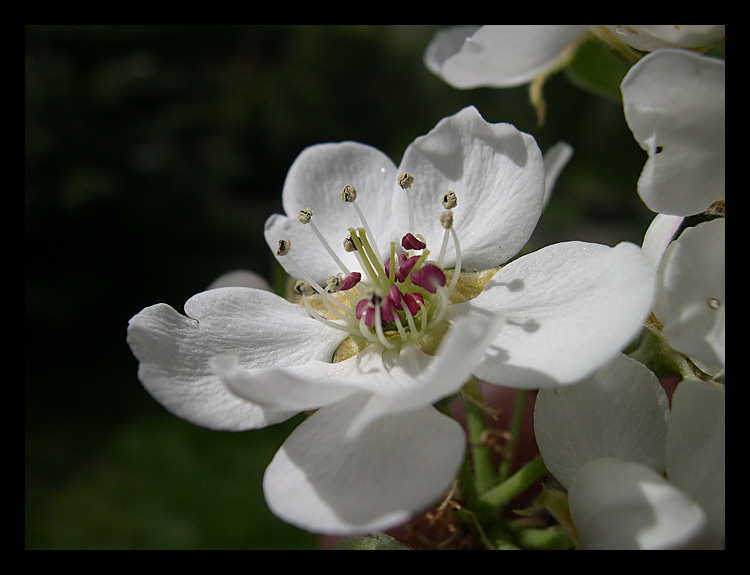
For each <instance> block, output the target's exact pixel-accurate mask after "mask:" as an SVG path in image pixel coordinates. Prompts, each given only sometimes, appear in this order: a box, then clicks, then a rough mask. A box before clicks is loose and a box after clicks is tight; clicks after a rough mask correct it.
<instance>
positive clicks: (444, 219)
mask: <svg viewBox="0 0 750 575" xmlns="http://www.w3.org/2000/svg"><path fill="white" fill-rule="evenodd" d="M440 225H441V226H443V227H444V228H445V229H446V230H447V229H449V228H452V227H453V211H451V210H450V209H447V210H445V211H444V212H443V213H441V214H440Z"/></svg>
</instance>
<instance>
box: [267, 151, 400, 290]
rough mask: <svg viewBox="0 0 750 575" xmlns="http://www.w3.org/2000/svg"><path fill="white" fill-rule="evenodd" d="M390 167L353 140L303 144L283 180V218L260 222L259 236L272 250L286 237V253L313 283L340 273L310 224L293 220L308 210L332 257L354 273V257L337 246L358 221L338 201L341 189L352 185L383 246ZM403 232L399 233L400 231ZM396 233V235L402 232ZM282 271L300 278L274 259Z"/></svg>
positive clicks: (391, 233) (389, 237) (389, 230)
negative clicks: (261, 234) (288, 245)
mask: <svg viewBox="0 0 750 575" xmlns="http://www.w3.org/2000/svg"><path fill="white" fill-rule="evenodd" d="M396 176H397V174H396V167H395V165H394V164H393V162H392V161H391V160H390V159H389V158H388V157H387V156H386V155H385V154H383V153H382V152H380V151H379V150H376V149H375V148H372V147H370V146H366V145H364V144H359V143H356V142H340V143H333V144H318V145H315V146H311V147H309V148H306V149H305V150H303V151H302V153H300V155H299V156H298V157H297V159H295V161H294V162H293V163H292V166H291V167H290V168H289V172H288V174H287V176H286V180H285V181H284V189H283V191H282V203H283V206H284V211H285V212H286V216H282V215H278V214H276V215H274V216H271V217H270V218H269V219H268V221H267V222H266V226H265V231H264V234H265V237H266V241H267V242H268V245H269V246H270V247H271V249H272V250H273V251H274V253H275V252H276V249H277V247H278V242H279V240H280V239H288V240H290V241H291V252H290V254H291V256H292V257H293V258H294V260H295V261H296V262H297V263H298V264H299V265H300V267H302V268H304V270H305V271H306V272H307V273H309V274H310V275H311V276H312V277H313V278H314V279H315V280H316V281H317V282H319V283H320V282H322V285H323V286H325V281H326V280H327V279H328V278H329V277H330V276H331V275H336V274H338V273H341V272H342V270H341V269H340V268H339V267H338V266H337V265H336V261H335V260H334V259H333V258H332V257H331V256H330V255H329V253H328V252H327V251H326V249H325V248H324V247H323V246H322V244H321V243H320V242H319V240H318V238H317V237H316V235H315V233H314V231H313V229H312V227H311V226H310V225H305V224H302V223H301V222H299V221H298V220H297V215H298V214H299V212H300V210H303V209H305V208H312V209H313V212H314V213H313V217H312V221H313V223H315V225H316V226H317V227H318V229H319V230H320V232H321V234H322V235H323V237H324V238H325V240H326V242H327V243H328V244H329V245H330V246H331V248H332V249H333V250H334V252H335V253H336V255H337V257H338V258H339V259H340V260H341V261H342V262H343V263H344V264H345V265H346V266H347V268H348V269H349V270H351V271H355V270H356V271H359V266H358V264H357V260H356V259H355V257H354V255H352V254H351V253H347V252H346V251H345V250H344V248H343V241H344V238H346V237H347V236H348V235H349V232H348V228H350V227H353V228H358V227H360V226H362V223H361V221H360V219H359V217H358V215H357V212H356V211H355V208H354V207H353V206H352V205H351V204H348V203H345V202H344V201H342V199H341V188H343V187H344V186H347V185H349V186H354V188H355V189H356V190H357V204H358V205H359V206H360V208H361V210H362V211H363V213H364V214H365V217H366V218H367V222H368V225H369V227H370V229H371V231H372V233H373V234H374V236H375V237H374V238H371V239H372V240H373V241H375V242H377V245H378V246H379V247H380V249H381V253H386V252H385V249H386V248H387V247H389V246H390V242H391V241H394V240H396V239H399V240H400V237H398V238H397V237H396V236H397V234H396V231H395V230H394V228H393V218H392V214H391V203H392V196H391V194H392V193H393V191H394V184H395V182H396ZM403 233H405V232H403ZM403 233H402V235H403ZM277 259H278V260H279V263H281V265H282V266H283V267H284V269H285V270H286V272H287V273H288V274H290V275H291V276H293V277H297V278H298V279H302V278H300V274H299V273H298V271H297V270H296V269H295V268H294V267H293V266H292V264H291V262H290V260H289V258H285V257H280V258H277Z"/></svg>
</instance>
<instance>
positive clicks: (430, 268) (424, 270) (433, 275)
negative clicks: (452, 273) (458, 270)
mask: <svg viewBox="0 0 750 575" xmlns="http://www.w3.org/2000/svg"><path fill="white" fill-rule="evenodd" d="M411 281H412V283H413V284H414V285H417V286H419V287H421V288H424V289H425V290H427V291H428V292H430V293H435V292H436V291H437V290H438V287H442V286H444V285H445V274H444V273H443V270H441V269H440V268H439V267H437V266H436V265H434V264H425V265H423V266H422V267H421V268H419V270H418V271H416V272H414V273H413V274H411Z"/></svg>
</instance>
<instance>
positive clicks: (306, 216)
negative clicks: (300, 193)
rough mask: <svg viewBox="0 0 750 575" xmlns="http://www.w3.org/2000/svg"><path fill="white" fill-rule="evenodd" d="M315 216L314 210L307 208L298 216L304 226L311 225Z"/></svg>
mask: <svg viewBox="0 0 750 575" xmlns="http://www.w3.org/2000/svg"><path fill="white" fill-rule="evenodd" d="M312 216H313V210H312V208H305V209H304V210H300V211H299V214H297V219H298V220H299V221H301V222H302V223H303V224H309V223H310V220H311V219H312Z"/></svg>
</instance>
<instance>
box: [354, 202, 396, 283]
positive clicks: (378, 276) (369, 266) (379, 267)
mask: <svg viewBox="0 0 750 575" xmlns="http://www.w3.org/2000/svg"><path fill="white" fill-rule="evenodd" d="M355 205H356V204H355ZM358 231H359V234H357V233H356V232H355V231H354V229H353V228H349V233H350V234H352V236H351V237H352V241H353V242H354V245H355V246H357V252H358V253H359V254H362V258H361V259H360V261H361V262H362V264H363V267H364V268H365V269H366V270H367V274H368V275H369V276H370V279H371V280H372V282H373V283H375V284H377V285H378V287H380V288H382V289H383V290H384V291H385V290H387V289H388V288H387V287H386V286H387V285H388V277H387V275H386V273H385V266H384V265H383V264H382V262H381V260H380V256H379V255H378V254H376V253H375V251H374V249H373V246H372V245H371V244H370V242H369V241H368V239H367V233H366V230H365V229H364V228H359V230H358ZM373 265H374V266H375V267H373Z"/></svg>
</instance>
